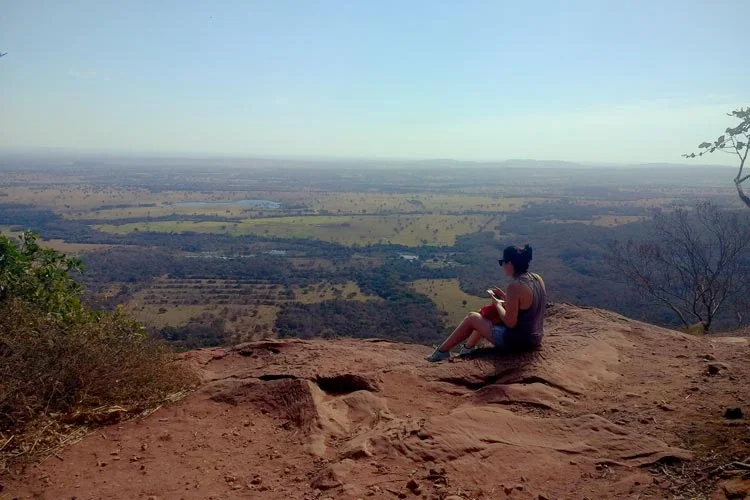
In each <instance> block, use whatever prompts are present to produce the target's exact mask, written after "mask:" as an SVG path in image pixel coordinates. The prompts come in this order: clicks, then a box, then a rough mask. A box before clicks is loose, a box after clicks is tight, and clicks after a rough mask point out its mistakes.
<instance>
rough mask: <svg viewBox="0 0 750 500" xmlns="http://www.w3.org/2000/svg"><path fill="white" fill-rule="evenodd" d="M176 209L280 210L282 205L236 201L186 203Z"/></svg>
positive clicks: (177, 205)
mask: <svg viewBox="0 0 750 500" xmlns="http://www.w3.org/2000/svg"><path fill="white" fill-rule="evenodd" d="M174 205H175V206H176V207H204V206H212V207H213V206H240V207H252V208H262V209H264V210H278V209H280V208H281V203H278V202H276V201H271V200H235V201H185V202H182V203H175V204H174Z"/></svg>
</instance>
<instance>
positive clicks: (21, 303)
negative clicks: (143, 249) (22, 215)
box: [0, 233, 197, 462]
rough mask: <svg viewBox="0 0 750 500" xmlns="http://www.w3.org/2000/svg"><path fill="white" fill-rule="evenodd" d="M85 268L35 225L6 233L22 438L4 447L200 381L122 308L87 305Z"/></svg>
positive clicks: (15, 396) (14, 394)
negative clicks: (19, 233)
mask: <svg viewBox="0 0 750 500" xmlns="http://www.w3.org/2000/svg"><path fill="white" fill-rule="evenodd" d="M80 270H81V264H80V262H79V261H78V260H77V259H71V258H68V257H66V256H65V255H63V254H61V253H59V252H56V251H54V250H50V249H43V248H40V247H39V245H38V244H37V243H36V237H35V236H34V235H32V234H30V233H27V234H26V235H24V237H23V238H22V239H21V240H20V241H18V242H16V241H14V240H11V239H8V238H5V237H1V236H0V438H4V439H5V440H7V439H8V436H9V435H10V436H12V437H14V438H17V439H14V440H13V441H12V446H9V447H6V448H5V450H3V453H4V454H7V453H11V456H14V455H12V452H13V449H14V448H15V449H16V451H17V450H18V449H19V448H21V449H22V448H23V447H24V446H25V437H28V435H29V434H32V433H34V432H35V429H37V430H38V427H39V425H38V424H39V423H40V422H49V421H51V420H52V421H58V422H59V421H66V420H68V421H69V417H70V416H71V415H72V414H75V413H79V414H80V413H81V412H86V411H89V410H92V409H95V408H101V407H115V406H116V407H121V408H122V409H123V411H141V410H145V409H147V408H149V407H150V406H152V405H155V404H158V403H159V402H160V401H163V400H164V399H165V398H166V397H167V396H168V395H170V394H173V393H175V392H178V391H180V390H182V389H184V388H186V387H188V386H190V385H192V384H194V383H195V382H196V381H197V378H196V376H195V374H194V373H192V372H191V371H190V370H189V369H188V368H187V367H186V366H185V365H184V364H181V363H179V362H177V361H176V359H175V356H174V353H173V351H172V350H171V349H170V348H169V347H168V346H167V345H166V344H164V343H162V342H158V341H156V340H154V339H152V338H150V337H149V336H148V335H147V333H146V331H145V330H144V328H143V327H142V326H141V325H140V324H138V323H137V322H135V321H133V320H131V319H129V318H127V317H126V316H125V315H123V314H122V312H121V311H119V310H118V311H116V312H115V313H114V314H109V313H97V312H93V311H91V310H89V309H88V308H86V307H85V306H84V305H82V304H81V300H80V295H81V292H82V287H81V286H80V285H79V284H78V283H76V282H75V281H74V280H73V278H72V277H71V276H70V273H71V272H74V271H80ZM47 427H48V426H47ZM45 428H46V427H45ZM36 439H37V440H38V439H39V438H38V436H37V437H36ZM0 443H2V440H0ZM32 449H33V448H32ZM18 455H19V453H16V454H15V456H18ZM2 458H3V457H1V456H0V462H2Z"/></svg>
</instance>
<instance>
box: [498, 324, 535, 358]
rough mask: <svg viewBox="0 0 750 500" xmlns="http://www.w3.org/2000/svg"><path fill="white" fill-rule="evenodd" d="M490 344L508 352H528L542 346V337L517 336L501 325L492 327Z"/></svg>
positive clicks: (532, 335) (516, 333)
mask: <svg viewBox="0 0 750 500" xmlns="http://www.w3.org/2000/svg"><path fill="white" fill-rule="evenodd" d="M492 343H493V344H494V345H495V347H497V348H500V349H504V350H508V351H528V350H533V349H536V348H538V347H539V346H540V345H541V344H542V335H535V334H528V335H519V333H518V332H517V331H515V330H512V329H508V327H507V326H505V325H503V324H502V323H500V324H497V325H492Z"/></svg>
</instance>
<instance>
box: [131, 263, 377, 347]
mask: <svg viewBox="0 0 750 500" xmlns="http://www.w3.org/2000/svg"><path fill="white" fill-rule="evenodd" d="M336 298H340V299H343V300H362V301H364V300H382V299H380V298H379V297H373V296H366V295H364V294H363V293H362V291H361V290H360V289H359V287H358V286H357V284H356V283H354V282H347V283H341V284H333V283H326V282H322V283H315V284H311V285H309V286H292V287H289V288H286V287H284V286H283V285H279V284H274V283H268V282H260V281H248V280H245V281H243V280H218V279H216V280H212V279H170V278H168V277H162V278H160V279H158V280H156V281H155V282H154V283H153V284H152V285H151V286H149V287H147V288H144V289H142V290H140V291H138V292H137V293H135V294H134V295H133V297H131V298H130V299H129V300H128V301H127V302H126V303H125V304H123V308H124V310H125V311H126V312H128V313H130V314H131V315H132V316H133V317H134V318H136V319H137V320H139V321H141V322H142V323H143V324H144V325H146V326H147V327H150V328H163V327H167V326H172V327H179V326H184V325H187V324H188V323H189V322H190V321H197V320H203V321H205V322H210V321H211V320H213V319H222V320H224V321H225V328H226V330H227V331H228V332H230V333H232V334H233V341H238V342H239V341H245V340H249V339H252V338H259V337H261V336H272V335H273V327H274V323H275V322H276V316H277V314H278V312H279V308H280V306H281V305H282V304H284V303H285V302H290V301H296V302H302V303H305V304H311V303H316V302H323V301H327V300H332V299H336Z"/></svg>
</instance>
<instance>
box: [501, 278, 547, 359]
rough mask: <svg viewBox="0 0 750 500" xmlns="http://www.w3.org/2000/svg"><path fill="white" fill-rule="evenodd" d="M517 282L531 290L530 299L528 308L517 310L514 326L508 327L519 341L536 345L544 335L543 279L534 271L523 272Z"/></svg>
mask: <svg viewBox="0 0 750 500" xmlns="http://www.w3.org/2000/svg"><path fill="white" fill-rule="evenodd" d="M517 279H518V282H519V283H522V284H524V285H526V286H527V287H528V288H529V290H531V294H532V297H533V298H532V300H531V306H530V307H529V308H528V309H524V310H520V311H518V320H517V321H516V326H514V327H513V328H511V329H509V330H511V333H512V336H513V337H515V338H516V339H517V340H518V341H519V342H521V343H523V344H526V341H528V342H529V344H530V345H531V346H538V345H539V344H541V342H542V337H543V336H544V312H545V309H546V307H547V289H546V287H545V286H544V280H543V279H542V277H541V276H539V275H538V274H536V273H529V272H526V273H523V274H521V275H520V276H519V277H518V278H517Z"/></svg>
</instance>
